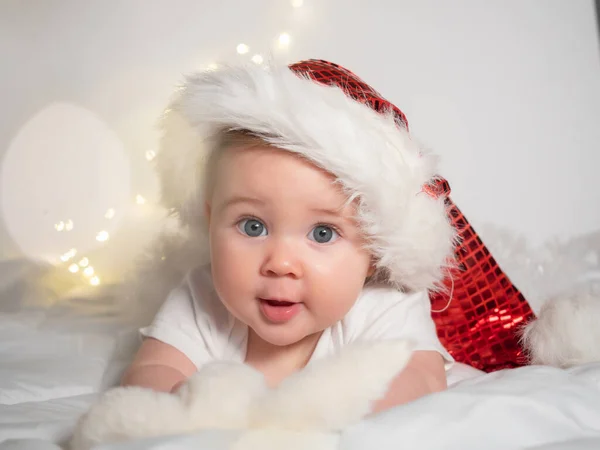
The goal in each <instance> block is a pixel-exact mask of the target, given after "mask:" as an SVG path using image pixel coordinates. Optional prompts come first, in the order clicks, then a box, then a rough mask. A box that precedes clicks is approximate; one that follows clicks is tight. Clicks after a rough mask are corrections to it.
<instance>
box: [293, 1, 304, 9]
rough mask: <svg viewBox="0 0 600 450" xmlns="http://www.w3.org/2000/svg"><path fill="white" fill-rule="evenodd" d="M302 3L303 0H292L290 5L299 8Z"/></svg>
mask: <svg viewBox="0 0 600 450" xmlns="http://www.w3.org/2000/svg"><path fill="white" fill-rule="evenodd" d="M302 5H304V0H292V6H293V7H294V8H300V7H301V6H302Z"/></svg>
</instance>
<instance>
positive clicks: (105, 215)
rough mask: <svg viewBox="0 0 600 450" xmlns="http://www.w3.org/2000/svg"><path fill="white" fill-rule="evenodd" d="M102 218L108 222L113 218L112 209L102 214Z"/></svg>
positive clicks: (113, 211)
mask: <svg viewBox="0 0 600 450" xmlns="http://www.w3.org/2000/svg"><path fill="white" fill-rule="evenodd" d="M104 217H105V218H106V219H108V220H110V219H112V218H113V217H115V210H114V209H113V208H110V209H108V210H107V211H106V213H105V214H104Z"/></svg>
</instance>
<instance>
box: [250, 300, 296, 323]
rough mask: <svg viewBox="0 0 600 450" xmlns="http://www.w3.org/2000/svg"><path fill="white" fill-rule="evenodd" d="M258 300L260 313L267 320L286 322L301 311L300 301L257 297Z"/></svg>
mask: <svg viewBox="0 0 600 450" xmlns="http://www.w3.org/2000/svg"><path fill="white" fill-rule="evenodd" d="M259 300H260V309H261V311H262V314H263V315H264V317H265V318H266V319H267V320H268V321H269V322H273V323H283V322H287V321H289V320H291V319H293V318H294V317H295V316H296V315H297V314H298V313H299V312H300V311H301V303H295V302H290V301H287V300H271V299H266V298H259Z"/></svg>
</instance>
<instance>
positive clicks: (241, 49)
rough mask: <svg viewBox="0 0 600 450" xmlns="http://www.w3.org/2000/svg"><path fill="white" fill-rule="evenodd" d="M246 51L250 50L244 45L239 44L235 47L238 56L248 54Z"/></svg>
mask: <svg viewBox="0 0 600 450" xmlns="http://www.w3.org/2000/svg"><path fill="white" fill-rule="evenodd" d="M248 50H250V48H249V47H248V46H247V45H246V44H240V45H238V46H237V47H236V51H237V52H238V53H239V54H240V55H245V54H246V53H248Z"/></svg>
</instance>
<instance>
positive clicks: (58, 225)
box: [54, 220, 65, 231]
mask: <svg viewBox="0 0 600 450" xmlns="http://www.w3.org/2000/svg"><path fill="white" fill-rule="evenodd" d="M54 229H55V230H56V231H62V230H64V229H65V223H64V222H63V221H62V220H61V221H60V222H58V223H55V224H54Z"/></svg>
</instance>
